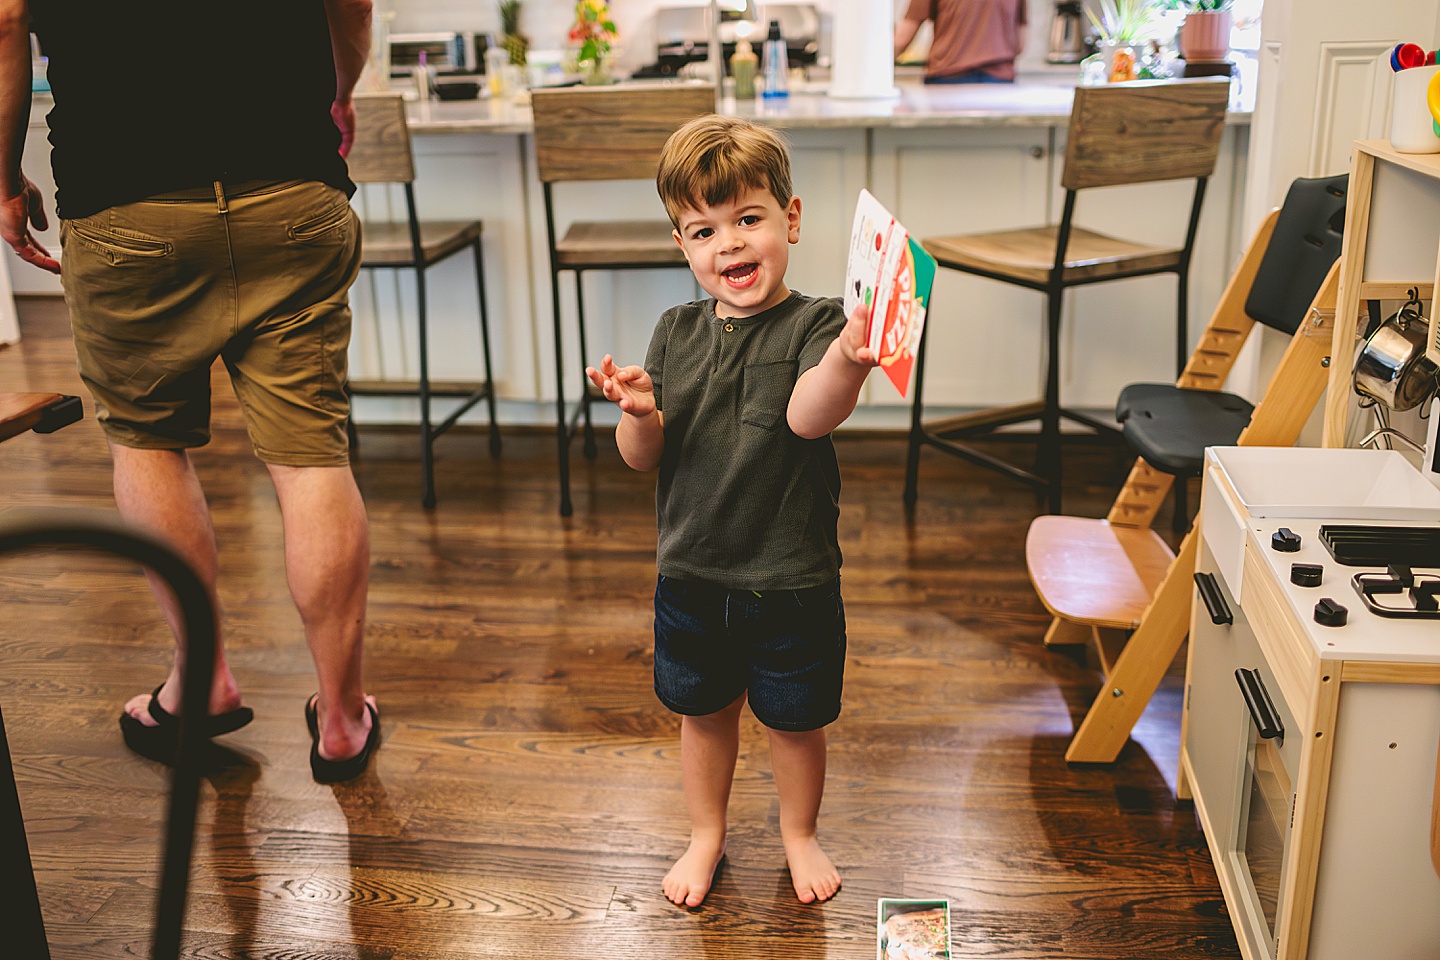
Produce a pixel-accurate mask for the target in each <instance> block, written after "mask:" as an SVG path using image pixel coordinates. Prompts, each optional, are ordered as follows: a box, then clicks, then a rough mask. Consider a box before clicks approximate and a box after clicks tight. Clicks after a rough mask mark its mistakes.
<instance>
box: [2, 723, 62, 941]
mask: <svg viewBox="0 0 1440 960" xmlns="http://www.w3.org/2000/svg"><path fill="white" fill-rule="evenodd" d="M0 863H3V864H5V874H6V878H5V880H6V883H5V885H6V887H7V888H8V891H7V892H6V894H5V896H3V897H0V927H3V928H4V930H5V941H6V943H7V944H8V947H7V952H8V951H9V950H13V951H15V953H14V956H17V957H35V958H36V960H50V943H49V941H48V939H47V938H46V936H45V918H44V917H43V916H41V914H40V893H39V891H38V890H36V889H35V868H34V866H33V865H32V864H31V862H30V846H29V844H28V843H27V842H26V840H25V818H24V815H23V814H22V813H21V811H20V794H19V793H18V792H17V791H16V789H15V769H14V767H13V766H12V765H11V763H10V743H9V741H7V740H6V739H5V718H4V716H3V715H0Z"/></svg>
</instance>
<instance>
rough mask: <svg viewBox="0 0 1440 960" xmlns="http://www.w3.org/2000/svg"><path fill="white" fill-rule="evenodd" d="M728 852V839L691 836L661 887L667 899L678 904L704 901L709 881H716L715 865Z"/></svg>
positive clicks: (696, 903) (708, 888)
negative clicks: (685, 848)
mask: <svg viewBox="0 0 1440 960" xmlns="http://www.w3.org/2000/svg"><path fill="white" fill-rule="evenodd" d="M724 855H725V838H724V837H723V836H722V837H721V838H720V839H719V840H718V841H715V840H702V839H701V838H699V837H693V836H692V837H691V838H690V846H689V848H688V849H687V850H686V851H685V853H684V855H683V856H681V858H680V859H679V860H676V861H675V866H673V867H671V868H670V872H669V873H667V874H665V879H664V880H663V881H662V882H661V883H660V888H661V889H662V890H664V891H665V896H666V898H667V899H668V900H669V901H670V902H671V903H673V904H675V905H676V906H686V907H698V906H700V904H702V903H704V902H705V895H706V894H707V893H709V892H710V884H711V883H712V882H713V881H714V880H715V868H716V867H718V866H720V858H721V857H723V856H724Z"/></svg>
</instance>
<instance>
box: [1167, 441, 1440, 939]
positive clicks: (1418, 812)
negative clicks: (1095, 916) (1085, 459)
mask: <svg viewBox="0 0 1440 960" xmlns="http://www.w3.org/2000/svg"><path fill="white" fill-rule="evenodd" d="M1203 489H1204V493H1203V506H1202V510H1201V522H1200V530H1201V543H1200V551H1199V557H1198V560H1197V563H1196V574H1195V581H1196V598H1197V599H1196V602H1195V605H1194V612H1193V615H1192V621H1191V632H1190V638H1191V642H1190V652H1189V662H1188V682H1187V685H1186V700H1185V729H1184V735H1183V736H1184V745H1183V748H1182V756H1181V769H1182V774H1183V777H1184V778H1185V779H1187V780H1188V783H1189V785H1190V789H1191V790H1192V791H1193V796H1194V800H1195V808H1196V812H1197V814H1198V815H1199V818H1200V821H1201V824H1202V826H1203V827H1204V831H1205V836H1206V840H1207V842H1208V844H1209V846H1210V853H1211V856H1212V858H1213V860H1214V863H1215V869H1216V872H1217V874H1218V875H1219V877H1220V884H1221V887H1222V889H1223V890H1224V893H1225V901H1226V904H1227V906H1228V907H1229V909H1230V913H1231V920H1232V922H1233V923H1234V926H1235V931H1236V935H1237V938H1238V939H1239V942H1240V946H1241V951H1242V953H1243V954H1244V956H1245V957H1246V960H1298V958H1302V957H1303V958H1309V960H1354V958H1357V957H1380V956H1384V957H1392V958H1411V957H1413V958H1420V957H1433V956H1435V955H1436V950H1437V948H1440V947H1437V945H1440V806H1437V799H1436V788H1437V754H1440V623H1437V622H1436V621H1437V620H1440V609H1437V600H1436V598H1437V594H1440V489H1437V487H1436V486H1435V485H1434V484H1433V483H1431V482H1430V481H1429V480H1427V479H1426V478H1425V477H1424V476H1423V475H1422V474H1421V472H1420V471H1419V470H1417V469H1415V467H1414V466H1412V465H1411V463H1410V462H1409V461H1408V460H1407V459H1406V458H1405V457H1404V456H1402V454H1401V453H1399V452H1398V451H1394V450H1366V449H1315V448H1285V449H1277V448H1264V447H1218V448H1212V449H1211V450H1209V451H1208V452H1207V455H1206V468H1205V475H1204V480H1203Z"/></svg>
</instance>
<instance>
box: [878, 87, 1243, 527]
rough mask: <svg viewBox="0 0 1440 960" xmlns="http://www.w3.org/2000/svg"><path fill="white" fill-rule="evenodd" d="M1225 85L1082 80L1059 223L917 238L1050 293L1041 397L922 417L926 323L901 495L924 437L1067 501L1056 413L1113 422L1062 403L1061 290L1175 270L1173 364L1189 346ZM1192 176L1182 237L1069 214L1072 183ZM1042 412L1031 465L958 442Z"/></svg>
mask: <svg viewBox="0 0 1440 960" xmlns="http://www.w3.org/2000/svg"><path fill="white" fill-rule="evenodd" d="M1229 98H1230V85H1229V83H1228V81H1225V80H1223V79H1204V80H1181V81H1142V82H1137V83H1121V84H1107V85H1104V86H1096V87H1077V88H1076V89H1075V100H1074V106H1073V107H1072V109H1071V112H1070V126H1069V133H1068V135H1067V142H1066V148H1065V167H1064V171H1063V173H1062V175H1061V181H1060V182H1061V185H1062V186H1063V187H1064V188H1065V204H1064V209H1063V212H1062V213H1061V216H1060V222H1059V224H1058V225H1056V226H1045V227H1033V228H1028V229H1019V230H1004V231H995V232H989V233H975V234H962V235H957V236H942V237H929V238H926V239H924V240H923V241H921V242H922V244H923V246H924V247H925V249H926V250H928V251H929V252H930V253H931V254H932V255H933V256H934V257H935V260H936V261H937V263H938V264H939V265H940V266H942V267H948V268H950V269H952V270H958V271H960V272H962V273H968V274H974V275H976V276H981V277H989V278H990V279H992V280H1000V281H1003V282H1005V283H1013V284H1018V285H1020V286H1023V287H1029V288H1030V289H1032V290H1038V291H1040V292H1041V293H1044V294H1045V299H1046V340H1045V342H1046V373H1045V389H1044V395H1043V397H1042V398H1041V399H1040V400H1038V401H1035V402H1032V403H1026V404H1020V405H1017V406H1012V407H1005V408H997V409H992V410H982V411H979V412H977V413H972V414H966V415H963V416H959V417H952V418H948V419H945V420H939V421H931V422H929V423H927V422H925V420H924V378H925V342H926V338H927V337H928V334H929V329H930V327H931V326H932V325H933V324H934V323H935V322H937V319H938V318H937V316H936V313H935V310H934V308H933V305H932V308H931V310H930V322H929V323H927V324H926V329H925V330H924V331H923V332H922V333H921V338H920V344H919V347H918V351H917V353H918V361H919V362H918V364H917V368H916V374H915V398H914V401H913V402H912V405H911V411H910V412H911V417H910V436H909V448H908V451H907V456H906V463H905V490H904V497H905V503H906V504H907V505H911V506H913V505H914V503H915V501H916V497H917V489H916V488H917V476H918V473H919V466H920V448H921V447H922V446H933V447H935V448H936V449H938V450H941V451H943V452H945V453H949V454H951V455H953V456H956V457H960V458H961V459H964V460H968V461H970V462H972V463H976V464H978V465H980V466H982V467H986V468H989V469H991V470H997V471H999V472H1001V473H1003V474H1005V475H1007V476H1010V477H1013V478H1014V479H1016V480H1019V481H1021V482H1024V483H1027V484H1030V485H1031V486H1033V487H1035V488H1036V490H1037V491H1040V492H1041V493H1044V494H1045V495H1046V498H1047V501H1048V508H1049V510H1050V512H1051V513H1057V512H1059V510H1060V480H1061V466H1060V420H1061V418H1064V419H1067V420H1073V421H1076V422H1078V423H1082V424H1084V425H1086V426H1088V427H1090V428H1091V429H1093V430H1095V431H1097V432H1101V431H1104V432H1107V433H1113V432H1116V428H1115V426H1114V425H1113V424H1110V423H1106V422H1104V421H1102V420H1099V419H1097V418H1095V417H1092V416H1089V415H1087V414H1084V413H1081V412H1078V411H1075V410H1071V409H1067V408H1065V407H1062V406H1061V401H1060V314H1061V308H1062V306H1063V298H1064V293H1065V290H1066V289H1067V288H1069V287H1072V286H1079V285H1081V284H1091V283H1102V282H1105V281H1109V280H1121V279H1127V278H1130V277H1142V276H1149V275H1152V274H1159V273H1173V274H1175V275H1176V279H1177V281H1178V286H1179V292H1178V297H1177V302H1176V369H1177V372H1178V371H1179V370H1181V369H1183V368H1184V365H1185V361H1186V358H1187V356H1188V354H1189V345H1188V334H1187V331H1186V298H1187V296H1188V290H1189V271H1190V256H1191V252H1192V251H1193V249H1194V246H1195V233H1196V230H1197V228H1198V226H1199V222H1200V208H1201V204H1202V203H1203V201H1204V199H1205V184H1206V181H1207V178H1208V177H1209V176H1210V174H1211V173H1212V172H1213V171H1214V169H1215V158H1216V156H1217V154H1218V152H1219V149H1220V136H1221V133H1222V132H1223V129H1224V124H1225V110H1226V106H1227V104H1228V102H1229ZM1192 177H1193V178H1194V179H1195V193H1194V199H1193V200H1192V202H1191V204H1190V214H1189V222H1188V225H1187V227H1186V231H1185V242H1184V244H1183V246H1181V247H1179V248H1172V247H1157V246H1151V245H1147V244H1140V243H1134V242H1132V241H1129V240H1124V239H1119V238H1116V237H1110V236H1106V235H1105V234H1102V233H1097V232H1095V231H1092V230H1086V229H1084V228H1082V227H1079V226H1076V225H1075V224H1074V223H1073V217H1074V213H1075V199H1076V194H1077V193H1078V192H1079V191H1080V190H1084V189H1088V188H1091V187H1106V186H1118V185H1123V184H1138V183H1150V182H1154V181H1160V180H1180V179H1188V178H1192ZM1030 420H1038V421H1039V423H1040V432H1039V435H1038V444H1037V449H1036V455H1035V467H1034V469H1033V470H1026V469H1022V468H1020V467H1017V466H1015V465H1014V464H1011V463H1008V462H1006V461H1004V460H1001V459H999V458H998V457H993V456H991V455H989V454H987V453H984V452H982V451H980V450H977V449H975V448H974V447H972V446H969V445H966V444H964V443H960V442H957V441H959V440H963V439H967V438H973V437H978V436H983V435H985V434H989V433H991V432H993V431H994V430H995V429H996V428H998V427H1002V426H1008V425H1010V424H1016V423H1023V422H1026V421H1030Z"/></svg>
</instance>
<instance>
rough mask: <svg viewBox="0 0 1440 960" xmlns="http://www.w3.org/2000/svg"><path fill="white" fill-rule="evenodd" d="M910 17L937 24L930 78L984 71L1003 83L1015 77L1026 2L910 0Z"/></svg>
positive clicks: (907, 15)
mask: <svg viewBox="0 0 1440 960" xmlns="http://www.w3.org/2000/svg"><path fill="white" fill-rule="evenodd" d="M905 19H907V20H915V21H919V22H922V23H923V22H924V21H926V20H931V21H934V24H935V39H934V41H933V42H932V43H931V44H930V59H929V60H928V62H927V63H926V64H925V76H926V77H953V76H956V75H958V74H962V73H969V72H970V71H971V70H982V71H984V72H985V73H988V74H989V75H990V76H992V77H995V78H996V79H999V80H1014V79H1015V57H1016V56H1017V55H1019V53H1020V27H1021V26H1022V25H1024V23H1025V2H1024V0H910V8H909V9H908V10H907V11H906V12H905Z"/></svg>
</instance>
